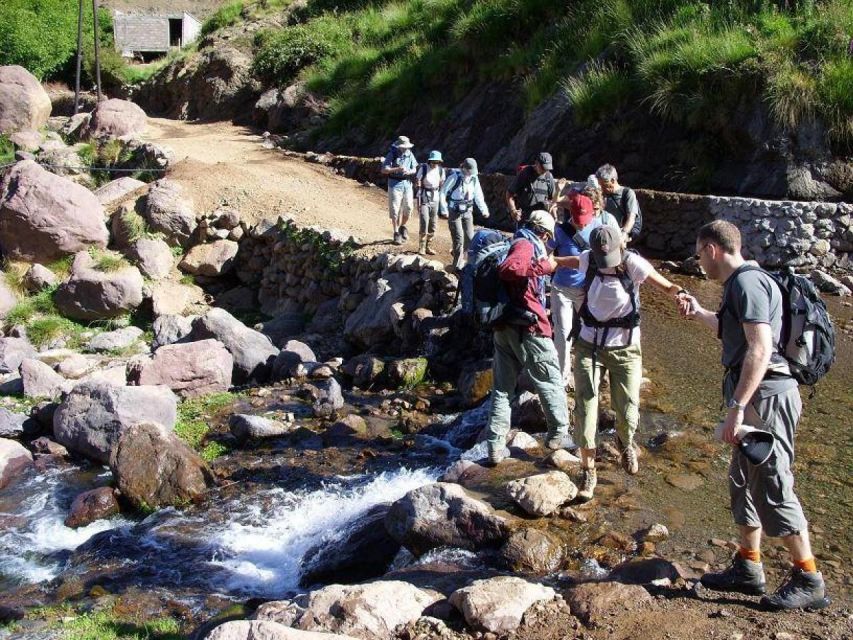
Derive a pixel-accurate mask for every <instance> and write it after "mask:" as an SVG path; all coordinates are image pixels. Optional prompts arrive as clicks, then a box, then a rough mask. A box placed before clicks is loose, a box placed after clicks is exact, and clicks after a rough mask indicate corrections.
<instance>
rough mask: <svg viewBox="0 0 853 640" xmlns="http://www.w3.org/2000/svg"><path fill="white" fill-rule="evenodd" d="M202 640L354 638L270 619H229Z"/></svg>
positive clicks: (353, 639)
mask: <svg viewBox="0 0 853 640" xmlns="http://www.w3.org/2000/svg"><path fill="white" fill-rule="evenodd" d="M204 640H355V638H353V637H352V636H344V635H341V634H339V633H322V632H319V631H302V630H301V629H292V628H291V627H287V626H285V625H283V624H279V623H278V622H273V621H272V620H231V621H230V622H225V623H224V624H221V625H219V626H218V627H216V628H215V629H214V630H213V631H211V632H210V633H209V634H207V635H206V636H205V638H204Z"/></svg>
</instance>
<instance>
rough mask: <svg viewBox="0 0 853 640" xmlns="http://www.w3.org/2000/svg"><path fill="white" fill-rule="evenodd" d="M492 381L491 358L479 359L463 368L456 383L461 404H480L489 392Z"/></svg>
mask: <svg viewBox="0 0 853 640" xmlns="http://www.w3.org/2000/svg"><path fill="white" fill-rule="evenodd" d="M493 381H494V375H493V373H492V361H491V360H481V361H479V362H477V363H475V364H473V365H471V366H468V367H466V368H465V369H463V370H462V373H460V374H459V380H458V381H457V384H456V386H457V389H458V390H459V395H460V396H462V402H463V405H464V406H466V407H473V406H476V405H478V404H480V403H481V402H482V401H483V400H485V399H486V398H487V397H488V396H489V394H490V393H491V391H492V383H493Z"/></svg>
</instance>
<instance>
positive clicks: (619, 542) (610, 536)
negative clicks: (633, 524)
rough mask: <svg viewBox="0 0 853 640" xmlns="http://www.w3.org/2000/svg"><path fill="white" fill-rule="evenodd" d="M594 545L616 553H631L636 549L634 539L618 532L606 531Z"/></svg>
mask: <svg viewBox="0 0 853 640" xmlns="http://www.w3.org/2000/svg"><path fill="white" fill-rule="evenodd" d="M595 543H596V544H598V545H601V546H602V547H606V548H608V549H615V550H616V551H624V552H625V553H631V552H633V551H634V550H635V549H636V548H637V543H636V542H634V539H633V538H631V536H627V535H625V534H624V533H620V532H618V531H608V532H607V533H605V534H604V535H602V536H600V537H599V538H598V539H597V540H596V541H595Z"/></svg>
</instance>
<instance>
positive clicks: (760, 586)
mask: <svg viewBox="0 0 853 640" xmlns="http://www.w3.org/2000/svg"><path fill="white" fill-rule="evenodd" d="M700 582H701V583H702V586H704V587H707V588H708V589H713V590H714V591H734V592H737V593H745V594H747V595H750V596H760V595H761V594H763V593H764V592H765V591H766V590H767V583H766V581H765V580H764V565H763V564H761V563H760V562H753V561H752V560H747V559H746V558H742V557H741V556H740V554H735V557H734V559H733V560H732V563H731V565H729V568H728V569H724V570H723V571H718V572H716V573H706V574H705V575H703V576H702V577H701V578H700ZM821 584H823V583H822V582H821ZM821 593H822V591H821Z"/></svg>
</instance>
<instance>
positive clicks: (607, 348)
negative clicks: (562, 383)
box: [555, 225, 687, 501]
mask: <svg viewBox="0 0 853 640" xmlns="http://www.w3.org/2000/svg"><path fill="white" fill-rule="evenodd" d="M589 247H590V248H589V250H587V251H584V252H583V253H581V254H580V255H579V256H566V257H557V258H555V260H556V262H557V265H558V266H560V267H570V268H572V269H577V270H578V271H579V272H580V273H582V274H584V281H583V295H584V300H583V303H582V304H581V308H580V312H579V314H578V315H579V316H580V321H581V329H580V335H579V336H578V339H577V341H576V342H575V344H574V351H575V360H574V372H573V373H574V379H575V421H576V424H575V441H576V442H577V444H578V446H579V447H580V453H581V478H580V482H579V486H580V490H579V491H578V499H580V500H581V501H588V500H591V499H592V497H593V493H594V491H595V487H596V485H597V474H596V469H595V449H596V442H595V441H596V435H597V433H598V394H599V387H600V384H601V378H602V376H603V375H604V372H605V371H606V372H607V373H609V375H610V399H611V405H612V408H613V411H614V412H615V413H616V433H617V439H618V444H619V448H620V449H621V454H622V466H623V468H624V469H625V471H626V472H627V473H629V474H630V475H634V474H636V473H637V471H638V470H639V464H638V461H637V450H636V447H635V444H634V433H635V432H636V431H637V426H638V425H639V421H640V383H641V381H642V378H643V355H642V350H641V348H640V293H639V289H640V286H641V285H642V284H643V283H644V282H646V280H648V281H649V282H651V283H652V284H653V285H655V286H656V287H657V288H659V289H661V290H662V291H665V292H667V293H669V294H670V295H672V296H674V297H675V298H676V299H678V298H679V296H682V295H684V294H686V293H687V292H686V291H684V289H681V288H680V287H679V286H678V285H675V284H673V283H671V282H670V281H669V280H667V279H666V278H664V277H663V276H662V275H661V274H660V273H658V272H657V270H655V268H654V267H653V266H652V265H651V264H650V263H649V262H648V261H647V260H646V259H645V258H643V257H641V256H640V255H639V254H638V253H636V252H634V251H628V250H626V249H624V248H623V241H622V234H621V232H620V231H619V229H617V228H615V227H612V226H610V225H601V226H599V227H597V228H596V229H593V230H592V233H591V234H590V236H589Z"/></svg>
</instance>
